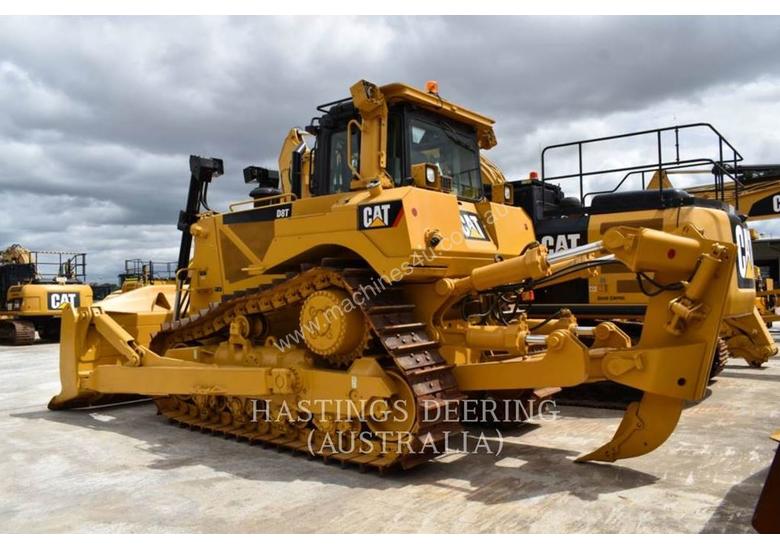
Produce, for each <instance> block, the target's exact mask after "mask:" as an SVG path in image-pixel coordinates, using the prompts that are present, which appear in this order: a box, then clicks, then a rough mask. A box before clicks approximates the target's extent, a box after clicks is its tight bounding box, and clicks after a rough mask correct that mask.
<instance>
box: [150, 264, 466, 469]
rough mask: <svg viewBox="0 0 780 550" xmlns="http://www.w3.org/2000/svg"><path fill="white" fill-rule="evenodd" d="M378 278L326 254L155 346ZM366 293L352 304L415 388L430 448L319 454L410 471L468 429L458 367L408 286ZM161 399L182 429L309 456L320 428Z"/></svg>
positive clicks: (213, 309) (186, 322)
mask: <svg viewBox="0 0 780 550" xmlns="http://www.w3.org/2000/svg"><path fill="white" fill-rule="evenodd" d="M375 277H376V275H375V273H374V272H373V271H372V270H370V269H368V268H366V267H364V266H362V265H359V264H358V265H355V264H354V263H346V262H343V261H340V260H337V259H324V260H323V262H322V264H321V265H320V266H318V267H311V266H301V273H298V274H288V276H287V278H286V279H285V280H283V281H282V282H280V283H277V284H276V285H272V286H265V287H260V288H257V289H254V290H250V291H242V292H240V293H237V294H234V295H231V296H227V297H225V298H223V300H222V302H221V303H212V304H211V305H209V307H207V308H204V309H202V310H200V311H198V312H195V313H194V314H192V315H190V316H189V317H186V318H183V319H180V320H177V321H173V322H171V323H166V324H165V325H164V326H163V327H162V329H161V330H160V331H159V332H158V333H157V334H156V335H155V336H154V338H153V339H152V344H151V347H152V349H153V350H154V351H155V352H157V353H164V352H165V350H167V349H169V348H170V347H172V346H174V345H178V344H192V343H196V342H197V341H198V340H200V339H203V338H207V337H210V336H214V335H216V334H218V333H219V332H220V331H222V330H223V329H225V328H226V327H228V326H229V324H230V322H231V321H232V320H233V319H234V318H235V317H236V316H238V315H247V314H249V315H251V314H253V313H263V314H268V313H275V312H280V311H283V310H284V309H285V308H290V307H294V306H295V305H296V304H298V305H300V304H301V303H302V301H303V299H305V298H306V296H308V295H309V294H311V293H312V292H314V291H316V290H321V289H323V288H329V287H336V288H341V289H343V290H346V291H347V292H348V293H349V294H350V295H351V296H353V297H354V296H355V295H356V293H359V292H361V288H366V287H368V286H371V285H372V284H373V283H374V282H375V281H376V280H377V279H375ZM363 295H364V298H365V299H364V300H360V301H362V302H363V303H362V304H358V300H355V299H353V302H354V303H355V305H357V306H358V307H360V308H361V310H362V311H363V314H364V315H365V319H366V322H367V323H368V325H369V327H370V332H371V336H372V337H373V342H374V346H373V349H372V353H371V355H372V356H374V357H375V358H376V359H378V361H379V363H380V364H382V365H383V367H384V368H385V369H387V370H390V371H392V372H394V373H396V374H397V375H399V376H400V377H401V378H403V380H404V381H405V382H406V383H407V384H408V386H409V388H411V390H412V393H413V395H414V399H415V408H416V413H417V422H416V424H415V429H414V432H413V436H414V441H413V444H412V447H413V448H415V449H423V451H424V452H414V453H400V452H399V453H396V454H392V453H391V454H381V455H375V454H366V453H352V454H344V453H328V452H322V453H320V456H321V458H322V459H323V460H325V461H326V462H328V461H337V462H339V463H342V464H355V465H357V466H359V467H360V468H361V469H366V468H371V469H375V470H379V471H380V472H381V471H385V470H387V469H390V468H394V467H398V466H400V467H402V468H404V469H407V468H411V467H413V466H415V465H417V464H419V463H421V462H426V461H428V460H429V459H431V458H432V457H433V456H435V455H436V454H440V453H441V451H442V450H443V449H444V440H445V438H446V436H447V433H451V432H457V431H460V430H461V427H460V425H459V424H457V423H455V422H452V421H451V419H452V416H453V411H457V410H458V406H459V402H460V400H461V399H462V397H463V396H462V395H461V393H460V392H459V391H458V388H457V383H456V381H455V377H454V375H453V372H452V365H449V364H447V362H446V361H445V360H444V358H443V357H442V355H441V353H440V351H439V344H438V342H436V341H434V340H432V339H431V338H430V337H429V336H428V334H427V331H426V325H425V324H424V323H422V322H420V321H419V320H418V319H417V318H416V316H415V306H414V304H410V303H406V302H405V301H404V296H403V292H402V289H401V288H399V287H388V288H386V289H384V290H383V291H381V292H377V293H375V294H374V295H371V296H368V293H363ZM258 397H262V396H258ZM225 399H228V400H229V399H231V398H230V397H226V398H225ZM233 399H235V398H233ZM156 403H157V406H158V410H159V411H160V413H161V414H164V415H165V416H167V417H168V418H169V419H170V420H171V421H172V422H174V423H177V424H178V425H180V426H185V427H189V428H191V429H194V430H200V431H206V432H210V433H217V434H222V435H224V436H226V437H231V438H236V439H238V440H241V441H246V442H249V443H261V444H263V445H272V446H276V447H281V448H286V449H290V450H292V451H293V452H298V451H300V452H303V453H307V454H308V453H309V448H308V444H307V441H308V437H309V436H310V430H311V429H313V428H310V427H295V428H294V429H291V430H278V429H277V428H274V429H269V430H267V431H266V428H265V427H263V426H259V425H257V423H256V422H253V423H249V422H247V421H246V420H245V419H242V418H241V414H239V415H238V416H236V415H235V414H231V413H229V412H227V413H226V412H225V410H218V409H214V410H211V411H210V412H207V413H204V412H203V408H202V406H201V407H198V406H197V405H196V404H195V403H194V402H193V401H192V399H190V400H189V401H187V400H186V399H185V400H184V401H182V400H181V398H177V397H173V396H170V397H168V398H162V399H157V400H156ZM448 420H449V421H448Z"/></svg>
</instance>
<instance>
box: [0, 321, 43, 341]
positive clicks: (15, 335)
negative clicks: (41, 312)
mask: <svg viewBox="0 0 780 550" xmlns="http://www.w3.org/2000/svg"><path fill="white" fill-rule="evenodd" d="M0 342H2V343H3V344H11V345H12V346H28V345H30V344H32V343H33V342H35V325H33V324H32V323H31V322H30V321H21V320H16V319H11V320H7V321H0Z"/></svg>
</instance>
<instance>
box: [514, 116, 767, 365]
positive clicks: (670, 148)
mask: <svg viewBox="0 0 780 550" xmlns="http://www.w3.org/2000/svg"><path fill="white" fill-rule="evenodd" d="M686 138H687V140H686ZM637 140H640V141H639V143H645V144H647V143H648V142H649V143H650V144H652V153H651V155H652V156H650V157H649V158H640V159H639V160H634V162H632V163H621V162H620V161H619V160H617V161H616V160H615V159H608V161H611V162H605V161H604V160H603V154H604V151H605V150H606V151H609V150H625V145H626V144H629V145H631V144H637ZM641 140H645V141H644V142H642V141H641ZM702 142H704V143H708V144H712V147H711V148H709V150H708V151H705V152H702V150H701V149H699V148H697V144H699V145H700V144H701V143H702ZM641 150H642V149H641V148H640V151H641ZM712 150H714V152H712ZM599 153H601V155H599ZM708 153H709V154H708ZM556 154H557V155H556ZM571 157H573V162H570V163H569V165H574V166H577V167H578V169H575V170H573V171H570V170H565V169H561V168H559V166H561V165H563V166H564V167H565V166H567V165H566V162H565V161H567V160H572V159H571ZM741 160H742V156H741V155H740V154H739V152H737V151H736V149H734V147H732V145H731V144H730V143H729V142H728V141H727V140H726V139H725V138H724V137H723V136H722V135H721V134H720V133H719V132H718V131H717V130H716V129H715V128H714V127H713V126H711V125H710V124H706V123H698V124H689V125H682V126H673V127H668V128H658V129H653V130H646V131H642V132H633V133H629V134H621V135H615V136H606V137H601V138H594V139H585V140H581V141H575V142H570V143H562V144H556V145H550V146H548V147H545V148H544V149H543V152H542V157H541V167H542V174H541V177H540V176H539V175H538V174H536V173H532V175H531V177H530V178H529V179H528V180H522V181H516V182H511V183H509V184H507V186H506V189H505V191H504V192H505V193H506V196H507V197H511V198H512V202H513V204H515V205H517V206H520V207H523V208H524V209H525V210H526V211H527V212H528V214H529V215H530V216H531V218H532V220H533V222H534V225H535V227H536V234H537V238H538V239H539V241H540V242H541V243H542V244H545V245H546V246H547V247H548V248H549V249H550V251H551V252H553V253H561V252H563V251H566V250H568V249H570V248H573V247H577V246H582V245H585V244H587V243H590V242H595V241H599V240H601V239H602V238H603V237H604V235H605V234H606V233H607V232H609V231H610V229H612V228H614V227H616V226H631V227H645V228H651V229H656V230H661V231H671V232H674V231H677V230H679V229H680V228H682V227H685V226H693V227H696V228H697V229H698V230H699V231H701V232H702V234H703V235H705V236H706V237H707V238H710V239H714V240H718V241H728V242H731V243H733V244H734V245H735V246H736V247H737V251H738V257H737V270H736V285H737V286H738V287H739V288H742V289H748V288H753V287H755V286H756V283H757V280H756V273H755V268H754V264H753V253H752V234H751V231H750V230H749V229H748V227H747V225H746V224H745V220H746V216H745V215H744V214H741V213H740V210H739V209H740V208H741V207H748V206H749V207H750V209H751V212H754V211H755V208H754V206H755V205H756V204H759V202H760V201H759V202H756V201H757V200H758V199H757V195H755V193H753V194H751V190H753V189H757V187H756V185H759V184H758V183H755V184H753V185H747V184H743V182H742V180H741V178H742V177H745V174H746V173H747V172H746V171H745V170H743V167H742V166H741V165H740V164H739V162H740V161H741ZM593 166H599V168H589V167H593ZM603 166H606V168H604V167H603ZM556 168H558V169H557V170H556ZM750 173H752V172H750ZM704 176H706V177H707V178H712V179H713V180H714V181H713V182H711V183H707V184H703V183H699V184H697V185H695V186H692V187H691V186H687V187H686V188H685V189H681V188H675V187H673V186H672V183H671V181H670V177H672V178H676V179H675V181H678V182H679V180H681V179H682V178H684V177H685V178H689V179H695V178H696V177H699V179H702V178H703V177H704ZM610 179H612V181H610ZM754 179H755V178H754ZM760 185H762V187H761V189H760V190H761V193H762V194H761V196H762V197H765V196H767V195H766V193H769V192H770V191H771V185H770V183H768V182H766V181H762V182H761V183H760ZM767 185H769V187H767ZM564 187H565V188H566V190H567V191H569V193H568V194H566V193H564ZM573 187H578V189H577V191H578V192H575V193H571V191H572V188H573ZM604 187H607V188H608V189H607V190H599V188H601V189H604ZM741 193H742V194H744V195H745V196H749V197H751V200H747V199H746V200H741V199H740V198H739V197H740V196H741ZM769 198H771V197H769ZM751 201H752V202H751ZM761 204H763V203H761ZM577 275H578V276H577V277H573V278H570V279H567V280H565V281H556V282H555V284H553V285H548V286H547V287H546V288H540V287H537V291H536V292H535V294H534V298H535V300H534V302H533V305H532V306H531V312H536V313H537V314H539V315H554V314H556V312H559V311H561V310H571V311H572V312H573V313H574V314H575V315H576V316H577V317H578V318H579V319H580V320H581V321H583V320H585V319H587V320H589V321H590V322H597V321H599V320H610V321H618V320H620V321H621V323H620V327H621V328H622V329H623V330H625V331H627V332H628V333H630V334H632V336H634V337H635V338H638V337H639V331H640V330H641V323H642V321H643V319H644V315H645V311H646V307H647V304H648V303H649V298H650V297H651V296H653V295H654V294H657V293H663V292H664V290H665V287H664V286H663V285H659V284H657V280H654V279H653V278H652V277H651V276H649V275H650V274H648V273H646V272H642V271H640V272H637V271H635V270H632V269H630V268H628V267H626V266H625V265H624V264H621V263H619V262H614V263H613V264H612V265H602V266H601V267H600V268H599V269H596V270H590V271H586V270H582V271H580V272H579V273H578V274H577ZM732 313H736V312H734V311H732V312H730V313H729V314H728V315H726V316H725V317H724V320H723V325H722V327H721V339H720V340H719V343H718V353H717V354H716V358H717V359H718V360H716V362H715V371H717V370H718V369H720V368H722V367H723V365H724V364H725V361H726V359H727V358H728V355H729V353H730V354H731V355H732V356H734V357H739V358H743V359H744V360H745V361H746V362H747V363H748V364H750V365H752V366H760V365H762V364H763V363H764V362H766V361H767V360H768V359H769V358H770V357H771V356H773V355H775V354H776V353H777V347H776V345H775V343H774V341H773V339H772V337H771V335H770V334H769V332H768V330H767V327H766V325H765V322H764V320H763V319H762V316H761V313H760V311H759V309H758V308H752V309H751V310H749V311H745V312H743V314H742V315H737V314H732Z"/></svg>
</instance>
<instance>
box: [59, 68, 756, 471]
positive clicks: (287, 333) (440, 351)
mask: <svg viewBox="0 0 780 550" xmlns="http://www.w3.org/2000/svg"><path fill="white" fill-rule="evenodd" d="M426 88H427V89H426V90H425V91H423V90H419V89H416V88H413V87H410V86H407V85H404V84H388V85H385V86H381V87H380V86H376V85H374V84H372V83H370V82H367V81H359V82H357V83H355V84H354V85H353V86H352V87H351V88H350V94H349V96H348V97H346V98H344V99H341V100H338V101H333V102H331V103H327V104H324V105H320V106H319V107H318V111H319V112H318V115H317V116H316V117H315V118H314V119H312V121H311V123H310V124H309V125H308V126H306V129H305V130H302V129H298V128H296V129H293V130H291V131H290V133H289V134H288V135H287V137H286V139H285V141H284V143H283V146H282V150H281V153H280V155H279V169H278V171H276V170H269V169H265V168H262V167H256V166H249V167H247V168H245V169H244V180H245V181H246V182H247V183H251V184H252V185H256V187H255V188H254V189H253V190H252V192H251V193H250V198H249V199H247V200H244V201H239V202H237V203H234V204H232V205H230V207H229V208H228V209H227V210H226V211H224V212H217V211H213V210H212V209H211V208H210V207H209V206H208V203H207V201H206V200H205V199H206V197H207V190H208V187H209V186H210V185H211V184H212V183H213V182H214V180H215V179H216V178H217V177H218V176H222V174H223V173H224V166H223V162H222V161H221V160H220V159H217V158H204V157H198V156H192V157H190V184H189V190H188V194H187V201H186V207H185V209H184V210H183V211H182V212H181V213H180V216H179V221H178V228H179V229H180V230H181V231H182V238H181V244H180V255H179V260H178V263H177V281H176V285H175V286H174V285H170V286H144V287H141V288H138V289H136V290H133V291H130V292H127V293H124V294H122V295H119V296H116V297H115V298H113V299H112V300H110V301H105V302H103V304H102V305H93V306H91V307H66V308H65V309H64V311H63V328H62V331H63V337H62V341H61V346H60V378H61V385H62V390H61V392H60V393H59V394H58V395H57V396H55V397H53V398H52V400H51V402H50V403H49V408H51V409H54V410H57V409H68V408H76V407H84V406H89V405H92V404H97V403H104V402H107V401H109V400H111V399H112V398H113V397H115V396H117V395H120V394H142V395H147V396H151V397H153V398H154V400H155V403H156V405H157V408H158V411H159V413H160V414H161V415H163V416H164V417H165V418H167V419H169V420H170V421H171V422H173V423H175V424H178V425H181V426H187V427H190V428H192V429H195V430H199V431H203V432H209V433H219V434H225V435H227V436H231V437H234V438H236V439H238V440H242V441H247V442H250V443H262V444H264V445H273V446H277V447H281V448H287V449H292V450H293V451H301V452H304V453H310V454H313V455H315V456H320V457H322V458H323V459H324V460H329V461H334V462H340V463H343V464H355V465H358V466H360V467H361V468H370V469H375V470H380V471H382V470H386V469H389V468H394V467H403V468H409V467H412V466H414V465H416V464H419V463H421V462H425V461H427V460H429V459H430V458H432V457H435V456H437V455H438V454H440V453H442V452H446V450H447V446H446V442H447V437H448V434H460V433H462V431H463V429H464V428H463V426H462V424H461V419H465V418H463V416H464V411H466V410H471V409H473V408H474V407H481V408H480V409H479V410H481V411H483V413H487V412H488V411H494V410H495V404H496V402H497V400H499V399H500V400H502V401H506V400H516V401H522V402H523V403H529V404H530V403H533V402H535V400H537V399H539V397H540V396H543V395H546V392H548V391H549V388H560V387H572V386H577V385H581V384H587V383H590V382H596V381H603V380H611V381H614V382H616V383H618V384H622V385H625V386H629V387H632V388H636V389H638V390H640V391H641V392H643V393H642V396H641V399H639V400H638V401H636V402H634V403H631V404H630V405H629V406H628V408H627V409H626V411H625V416H624V418H623V421H622V422H621V423H620V426H619V427H618V429H617V432H616V433H615V434H614V436H613V437H612V439H611V440H610V441H608V442H607V443H606V444H604V445H603V446H601V447H600V448H598V449H596V450H594V451H592V452H589V453H587V454H584V455H582V456H581V457H580V458H579V459H578V460H580V461H592V460H595V461H607V462H612V461H615V460H617V459H624V458H629V457H634V456H639V455H642V454H645V453H648V452H650V451H652V450H653V449H655V448H656V447H658V446H659V445H661V444H662V443H663V442H664V441H665V440H666V439H667V438H668V437H669V435H670V434H671V433H672V431H673V430H674V429H675V427H676V425H677V422H678V420H679V418H680V414H681V412H682V409H683V405H684V404H685V403H686V401H698V400H700V399H702V398H703V397H704V395H705V390H706V388H707V383H708V380H709V376H710V371H711V366H712V363H713V356H714V354H715V352H716V347H717V346H716V343H717V341H718V335H719V331H720V327H721V325H722V323H724V322H727V321H731V320H737V321H739V320H740V319H743V318H745V317H749V316H750V315H751V314H752V311H753V301H754V299H755V288H754V284H753V281H752V274H751V273H747V272H746V273H743V272H742V271H740V270H739V269H738V267H737V259H738V257H739V255H740V253H741V252H740V248H739V247H740V243H739V242H737V241H735V238H734V234H735V233H734V231H735V229H734V226H733V224H734V223H737V226H738V227H740V228H742V227H743V225H742V223H741V221H736V222H735V220H734V219H733V218H732V217H731V216H730V215H729V213H728V212H727V211H725V210H723V209H721V208H708V207H703V206H698V205H691V206H689V207H687V209H686V212H685V215H684V219H683V221H682V222H681V223H680V224H678V225H677V226H675V227H673V228H668V229H652V228H643V227H635V226H630V225H628V224H619V223H618V224H614V225H613V226H612V227H610V228H609V229H608V230H605V231H604V233H603V235H602V236H601V238H600V239H598V240H596V241H593V242H590V243H588V244H587V245H585V246H577V247H572V248H570V249H568V250H565V251H560V252H554V251H551V250H548V247H547V246H545V245H544V244H540V243H539V242H538V241H537V236H536V234H535V231H534V224H533V219H532V217H531V216H530V215H529V213H528V212H526V211H525V210H524V209H522V208H519V207H515V206H512V205H511V200H506V197H509V199H511V195H512V187H511V185H507V184H504V183H501V182H496V183H495V185H493V186H492V189H491V198H490V199H488V198H486V197H485V196H484V193H483V191H484V187H483V179H484V180H487V179H489V178H490V175H489V174H488V173H487V172H488V171H489V170H490V168H489V167H486V166H485V164H484V163H482V162H481V161H480V150H487V149H490V148H492V147H493V146H495V145H496V137H495V134H494V131H493V121H492V120H491V119H489V118H487V117H485V116H483V115H480V114H478V113H476V112H474V111H471V110H470V109H467V108H465V107H463V106H460V105H457V104H455V103H453V102H451V101H448V100H446V99H444V98H442V97H441V95H440V94H439V91H438V86H437V85H436V84H435V83H429V84H428V85H427V86H426ZM312 141H313V142H312ZM658 215H661V216H665V215H666V213H665V211H663V210H659V214H658ZM740 230H742V229H740ZM193 245H194V247H193ZM193 248H194V251H193ZM615 265H620V266H624V267H625V268H626V269H628V270H630V271H631V272H633V273H637V274H643V275H644V276H645V277H647V278H648V279H649V280H650V282H649V283H648V284H651V285H653V288H655V289H656V291H655V292H654V293H653V294H652V295H651V296H649V297H648V298H647V303H646V308H645V323H644V325H643V326H642V327H641V334H640V336H639V337H638V338H632V337H631V336H630V335H629V334H627V333H626V332H625V331H623V330H622V329H621V328H620V327H619V326H618V325H616V324H615V323H612V322H610V321H604V322H598V323H592V324H589V323H587V322H582V321H580V320H578V319H577V318H576V317H575V316H574V315H572V314H571V313H568V314H566V315H557V316H538V315H535V314H534V312H533V310H532V309H530V308H529V307H528V299H529V296H530V295H531V294H532V293H535V292H538V291H539V290H542V289H545V288H550V287H552V286H553V285H555V284H557V283H560V282H564V281H567V280H570V279H572V278H576V277H578V276H579V274H580V273H581V271H582V270H583V269H586V270H587V269H594V268H598V267H600V266H615ZM479 416H481V418H480V420H485V421H489V420H492V419H491V418H489V417H488V416H486V414H483V415H479Z"/></svg>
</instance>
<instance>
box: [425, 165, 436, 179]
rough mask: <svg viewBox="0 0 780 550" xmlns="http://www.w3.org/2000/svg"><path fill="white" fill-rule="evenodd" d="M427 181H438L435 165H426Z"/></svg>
mask: <svg viewBox="0 0 780 550" xmlns="http://www.w3.org/2000/svg"><path fill="white" fill-rule="evenodd" d="M425 181H427V182H428V183H434V182H435V181H436V169H435V168H434V167H433V166H426V167H425Z"/></svg>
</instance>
